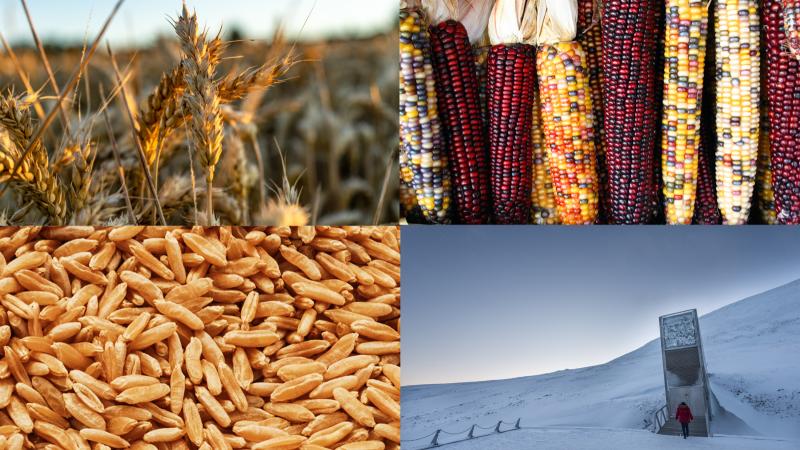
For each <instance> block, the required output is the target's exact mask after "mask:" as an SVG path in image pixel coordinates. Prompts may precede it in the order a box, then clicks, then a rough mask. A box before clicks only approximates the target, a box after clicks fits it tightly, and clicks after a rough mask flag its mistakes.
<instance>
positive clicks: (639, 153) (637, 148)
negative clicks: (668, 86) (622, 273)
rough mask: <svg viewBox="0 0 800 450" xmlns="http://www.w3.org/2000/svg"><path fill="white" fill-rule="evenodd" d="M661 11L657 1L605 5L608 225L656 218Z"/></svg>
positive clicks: (616, 0)
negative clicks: (658, 71) (658, 62)
mask: <svg viewBox="0 0 800 450" xmlns="http://www.w3.org/2000/svg"><path fill="white" fill-rule="evenodd" d="M662 8H663V6H662V5H661V2H660V1H658V0H633V1H631V0H607V1H606V3H605V6H604V10H603V21H602V30H603V32H602V35H603V50H602V53H603V60H602V62H603V64H602V67H603V74H604V75H603V76H604V78H603V86H602V88H603V96H602V98H603V102H604V108H603V109H604V113H603V114H604V129H605V131H604V136H603V147H604V149H605V163H606V166H607V169H606V170H607V176H608V189H607V191H605V194H606V196H607V201H606V203H605V204H606V216H607V218H608V221H609V222H610V223H616V224H642V223H649V222H650V221H652V220H653V218H654V217H655V215H656V207H657V206H656V205H657V202H658V187H657V186H656V180H655V177H654V176H653V174H654V173H655V168H654V166H655V153H656V135H655V133H654V130H656V129H657V127H658V125H657V123H658V108H659V103H658V101H657V96H658V90H659V89H660V88H661V86H660V85H657V84H656V79H657V73H656V72H657V67H658V66H657V59H658V54H657V48H658V39H659V28H658V27H659V25H658V24H659V19H660V16H661V10H662ZM631 36H635V37H636V38H634V39H632V38H631Z"/></svg>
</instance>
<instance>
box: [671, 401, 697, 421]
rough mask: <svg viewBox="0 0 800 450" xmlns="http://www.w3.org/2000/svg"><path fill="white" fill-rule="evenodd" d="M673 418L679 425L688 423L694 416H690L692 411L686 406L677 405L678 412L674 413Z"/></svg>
mask: <svg viewBox="0 0 800 450" xmlns="http://www.w3.org/2000/svg"><path fill="white" fill-rule="evenodd" d="M675 418H676V419H678V422H680V423H689V422H691V421H692V420H694V416H692V410H691V409H689V406H688V405H678V411H677V412H676V413H675Z"/></svg>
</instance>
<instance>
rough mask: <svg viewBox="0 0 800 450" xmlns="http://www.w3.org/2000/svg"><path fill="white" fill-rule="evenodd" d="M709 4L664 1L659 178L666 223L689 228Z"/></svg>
mask: <svg viewBox="0 0 800 450" xmlns="http://www.w3.org/2000/svg"><path fill="white" fill-rule="evenodd" d="M707 8H708V4H707V0H667V2H666V16H665V20H666V30H665V33H664V41H665V42H664V99H663V103H664V111H663V116H662V129H663V130H662V137H661V139H662V142H661V144H662V145H661V148H662V150H661V152H662V158H661V173H662V180H663V183H664V188H663V190H664V203H665V207H666V208H665V209H666V214H665V216H666V220H667V223H669V224H689V223H691V221H692V216H693V213H694V204H695V196H696V193H697V192H696V190H697V159H698V150H699V148H700V110H701V103H702V96H703V68H704V67H705V56H706V32H707V30H708V9H707Z"/></svg>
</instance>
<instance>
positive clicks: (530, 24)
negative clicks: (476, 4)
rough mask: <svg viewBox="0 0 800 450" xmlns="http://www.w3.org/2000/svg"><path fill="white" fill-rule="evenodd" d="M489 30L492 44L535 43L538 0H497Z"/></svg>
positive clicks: (490, 17)
mask: <svg viewBox="0 0 800 450" xmlns="http://www.w3.org/2000/svg"><path fill="white" fill-rule="evenodd" d="M488 32H489V41H490V42H491V43H492V45H498V44H507V45H508V44H535V43H536V42H535V38H536V1H535V0H496V1H495V4H494V7H493V8H492V14H491V15H490V16H489V24H488Z"/></svg>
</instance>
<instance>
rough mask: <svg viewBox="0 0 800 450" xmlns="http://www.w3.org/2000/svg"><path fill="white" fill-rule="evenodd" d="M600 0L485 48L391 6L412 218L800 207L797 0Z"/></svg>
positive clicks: (734, 217) (705, 219) (743, 217)
mask: <svg viewBox="0 0 800 450" xmlns="http://www.w3.org/2000/svg"><path fill="white" fill-rule="evenodd" d="M485 1H492V0H485ZM565 1H574V0H565ZM595 1H596V0H595ZM595 1H592V0H578V7H579V8H578V38H577V39H576V41H574V42H567V43H557V44H554V45H539V46H538V48H537V47H534V46H530V45H525V44H514V45H495V46H492V47H491V48H489V50H488V58H479V59H476V58H475V55H476V54H480V53H484V52H483V50H484V49H483V48H477V49H476V48H473V46H472V45H471V44H470V42H469V39H468V37H467V33H466V31H465V30H464V27H463V26H462V25H461V24H460V23H459V22H456V21H452V20H450V21H446V22H443V23H441V24H436V25H434V26H430V27H429V26H428V24H427V23H425V18H424V15H423V14H422V13H420V11H419V10H417V9H403V10H402V11H401V21H400V65H401V80H400V84H401V95H400V97H401V101H400V108H401V115H400V123H401V174H402V178H403V183H404V186H405V187H406V189H405V191H404V195H403V206H404V211H405V214H406V215H405V217H406V219H407V220H408V221H409V222H426V223H449V222H456V223H491V222H494V223H529V222H532V223H538V224H554V223H564V224H589V223H615V224H641V223H663V222H666V223H670V224H688V223H726V224H744V223H800V131H799V130H800V63H798V60H797V59H796V58H797V56H796V55H797V54H800V33H798V31H799V30H798V25H800V20H798V18H800V0H763V1H761V2H759V1H757V0H714V1H713V4H712V5H709V3H708V2H709V0H666V1H662V0H605V1H604V2H603V7H602V10H600V9H599V8H598V4H596V3H595ZM665 4H666V7H665ZM762 25H763V26H762ZM707 39H708V42H706V40H707ZM795 52H797V53H795ZM762 55H763V57H762ZM481 60H484V61H485V64H486V65H487V67H486V68H485V69H484V70H481V69H483V68H481V67H480V66H477V65H476V61H481ZM706 61H708V62H706ZM762 67H763V70H762ZM482 72H483V73H486V74H487V76H486V77H485V79H484V77H481V76H479V74H480V73H482ZM760 73H763V74H764V76H763V77H761V76H760ZM482 82H485V83H486V88H485V93H486V95H485V96H486V101H485V103H484V102H483V101H482V96H481V95H480V94H481V93H482V92H483V89H482V86H481V83H482ZM486 108H488V112H487V110H486ZM437 111H438V114H437ZM751 206H752V208H751Z"/></svg>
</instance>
